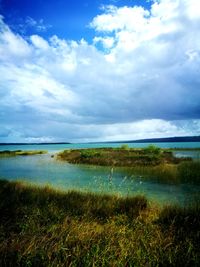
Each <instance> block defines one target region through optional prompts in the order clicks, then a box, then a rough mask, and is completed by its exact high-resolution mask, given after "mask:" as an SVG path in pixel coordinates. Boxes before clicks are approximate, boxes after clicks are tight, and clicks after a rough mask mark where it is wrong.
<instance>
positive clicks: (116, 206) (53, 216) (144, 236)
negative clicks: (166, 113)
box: [0, 181, 200, 267]
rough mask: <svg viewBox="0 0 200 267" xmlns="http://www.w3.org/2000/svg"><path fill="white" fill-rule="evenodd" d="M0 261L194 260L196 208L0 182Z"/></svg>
mask: <svg viewBox="0 0 200 267" xmlns="http://www.w3.org/2000/svg"><path fill="white" fill-rule="evenodd" d="M0 214H1V217H0V266H61V267H62V266H181V265H182V266H199V264H200V252H199V247H198V245H199V241H200V240H199V238H200V207H199V205H196V206H195V205H194V206H193V207H190V208H180V207H171V206H168V207H165V208H163V209H158V208H156V207H150V206H149V205H148V203H147V200H146V199H145V198H144V197H142V196H136V197H127V198H119V197H117V196H109V195H95V194H92V193H87V194H86V193H80V192H74V191H72V192H68V193H62V192H58V191H54V190H52V189H50V188H48V187H46V188H38V187H30V186H27V185H23V184H21V183H18V182H7V181H0Z"/></svg>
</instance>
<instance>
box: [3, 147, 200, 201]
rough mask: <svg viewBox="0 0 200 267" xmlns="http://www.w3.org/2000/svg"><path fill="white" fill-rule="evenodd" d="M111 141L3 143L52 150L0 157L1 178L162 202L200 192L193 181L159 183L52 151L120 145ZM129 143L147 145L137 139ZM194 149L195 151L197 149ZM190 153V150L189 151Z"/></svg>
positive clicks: (185, 153) (197, 156) (197, 155)
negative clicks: (60, 156) (60, 158)
mask: <svg viewBox="0 0 200 267" xmlns="http://www.w3.org/2000/svg"><path fill="white" fill-rule="evenodd" d="M121 145H122V144H121V143H112V144H111V143H109V144H100V143H97V144H94V143H93V144H56V145H55V144H52V145H49V144H48V145H6V146H5V145H2V146H0V150H48V151H49V153H48V154H44V155H34V156H17V157H6V158H0V178H4V179H7V180H21V181H26V182H31V183H33V184H38V185H49V186H52V187H54V188H58V189H62V190H71V189H76V190H81V191H92V192H97V193H102V192H103V193H111V194H119V195H122V196H124V195H136V194H143V195H145V196H147V197H148V199H150V200H152V201H157V202H159V203H160V204H163V203H164V204H166V203H179V204H182V205H184V204H187V203H189V202H190V201H192V199H193V198H194V197H195V196H198V194H199V192H200V187H199V186H196V185H192V184H179V185H174V184H167V183H165V184H164V183H159V182H158V181H157V180H156V179H144V178H143V177H141V176H139V175H133V174H131V173H130V172H128V171H126V168H114V169H113V170H112V169H111V168H110V167H102V166H88V165H73V164H68V163H66V162H62V161H58V160H56V159H55V158H52V157H51V155H52V154H55V153H56V152H58V151H62V150H64V149H72V148H88V147H90V148H92V147H108V146H109V147H120V146H121ZM128 145H129V147H145V146H147V145H148V144H147V143H145V144H142V143H137V144H136V143H134V144H128ZM156 145H157V146H160V147H162V148H174V147H176V148H197V147H200V143H197V142H195V143H156ZM193 152H194V153H193ZM175 153H177V156H180V154H181V156H188V155H190V156H193V157H194V158H199V154H198V153H199V151H177V152H175ZM188 153H189V154H188Z"/></svg>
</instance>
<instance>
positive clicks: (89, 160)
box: [58, 145, 190, 167]
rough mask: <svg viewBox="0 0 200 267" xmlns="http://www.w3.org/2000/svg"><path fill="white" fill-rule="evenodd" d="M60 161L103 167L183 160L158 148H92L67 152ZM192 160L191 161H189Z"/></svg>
mask: <svg viewBox="0 0 200 267" xmlns="http://www.w3.org/2000/svg"><path fill="white" fill-rule="evenodd" d="M58 159H62V160H66V161H68V162H69V163H75V164H80V163H81V164H93V165H102V166H120V167H121V166H127V167H133V166H157V165H160V164H164V163H174V164H177V163H179V162H181V161H183V160H186V159H183V158H179V159H178V158H175V157H174V156H173V153H172V152H171V151H166V150H164V149H163V150H162V149H160V148H159V147H156V146H153V145H151V146H149V147H147V148H144V149H141V148H140V149H136V148H128V147H127V146H125V145H123V146H122V147H121V148H92V149H73V150H65V151H63V152H61V153H59V154H58ZM187 160H190V159H187Z"/></svg>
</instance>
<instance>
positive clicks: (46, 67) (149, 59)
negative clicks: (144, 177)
mask: <svg viewBox="0 0 200 267" xmlns="http://www.w3.org/2000/svg"><path fill="white" fill-rule="evenodd" d="M198 7H199V4H198V3H197V1H194V0H187V1H186V0H173V1H172V0H160V1H154V2H153V3H152V6H151V9H150V10H145V9H144V8H143V7H138V6H133V7H120V8H117V7H115V6H113V5H109V6H104V8H103V10H102V14H100V15H98V16H96V17H95V18H94V19H93V20H92V22H91V24H90V26H91V27H93V28H94V29H95V30H96V35H95V36H94V39H93V43H92V44H89V43H88V42H87V41H86V40H84V39H82V40H80V41H78V42H77V41H69V40H64V39H60V38H58V37H57V36H56V35H55V36H52V37H51V38H49V39H44V38H43V37H42V35H38V34H35V35H32V36H26V37H23V36H21V35H19V34H16V33H14V32H13V31H12V30H11V29H10V28H9V27H8V25H6V24H5V23H4V21H3V18H2V17H0V73H1V78H0V96H1V97H0V117H1V120H0V121H1V128H3V129H8V130H6V131H5V132H4V133H3V134H2V137H1V140H10V141H12V140H14V141H15V140H21V141H22V140H39V139H40V138H41V140H58V141H59V140H66V141H67V140H73V141H76V140H78V141H81V140H84V141H90V140H93V141H94V140H99V141H100V140H118V139H138V138H146V137H159V136H172V135H195V134H199V129H200V125H199V119H200V107H199V101H200V90H199V88H200V73H199V72H200V71H199V70H200V49H199V43H200V36H199V28H200V14H199V10H200V9H199V8H198ZM42 22H43V21H41V23H42ZM31 23H32V24H34V21H32V20H31V19H29V24H31ZM32 26H34V25H32ZM99 44H102V47H101V49H99ZM5 133H7V137H5V136H6V134H5ZM6 138H7V139H6ZM45 138H46V139H45Z"/></svg>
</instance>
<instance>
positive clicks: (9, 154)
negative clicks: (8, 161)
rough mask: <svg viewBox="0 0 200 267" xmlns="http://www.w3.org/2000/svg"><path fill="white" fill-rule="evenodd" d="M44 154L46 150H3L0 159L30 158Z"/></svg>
mask: <svg viewBox="0 0 200 267" xmlns="http://www.w3.org/2000/svg"><path fill="white" fill-rule="evenodd" d="M46 153H47V151H46V150H13V151H11V150H3V151H0V157H15V156H32V155H39V154H46Z"/></svg>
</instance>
